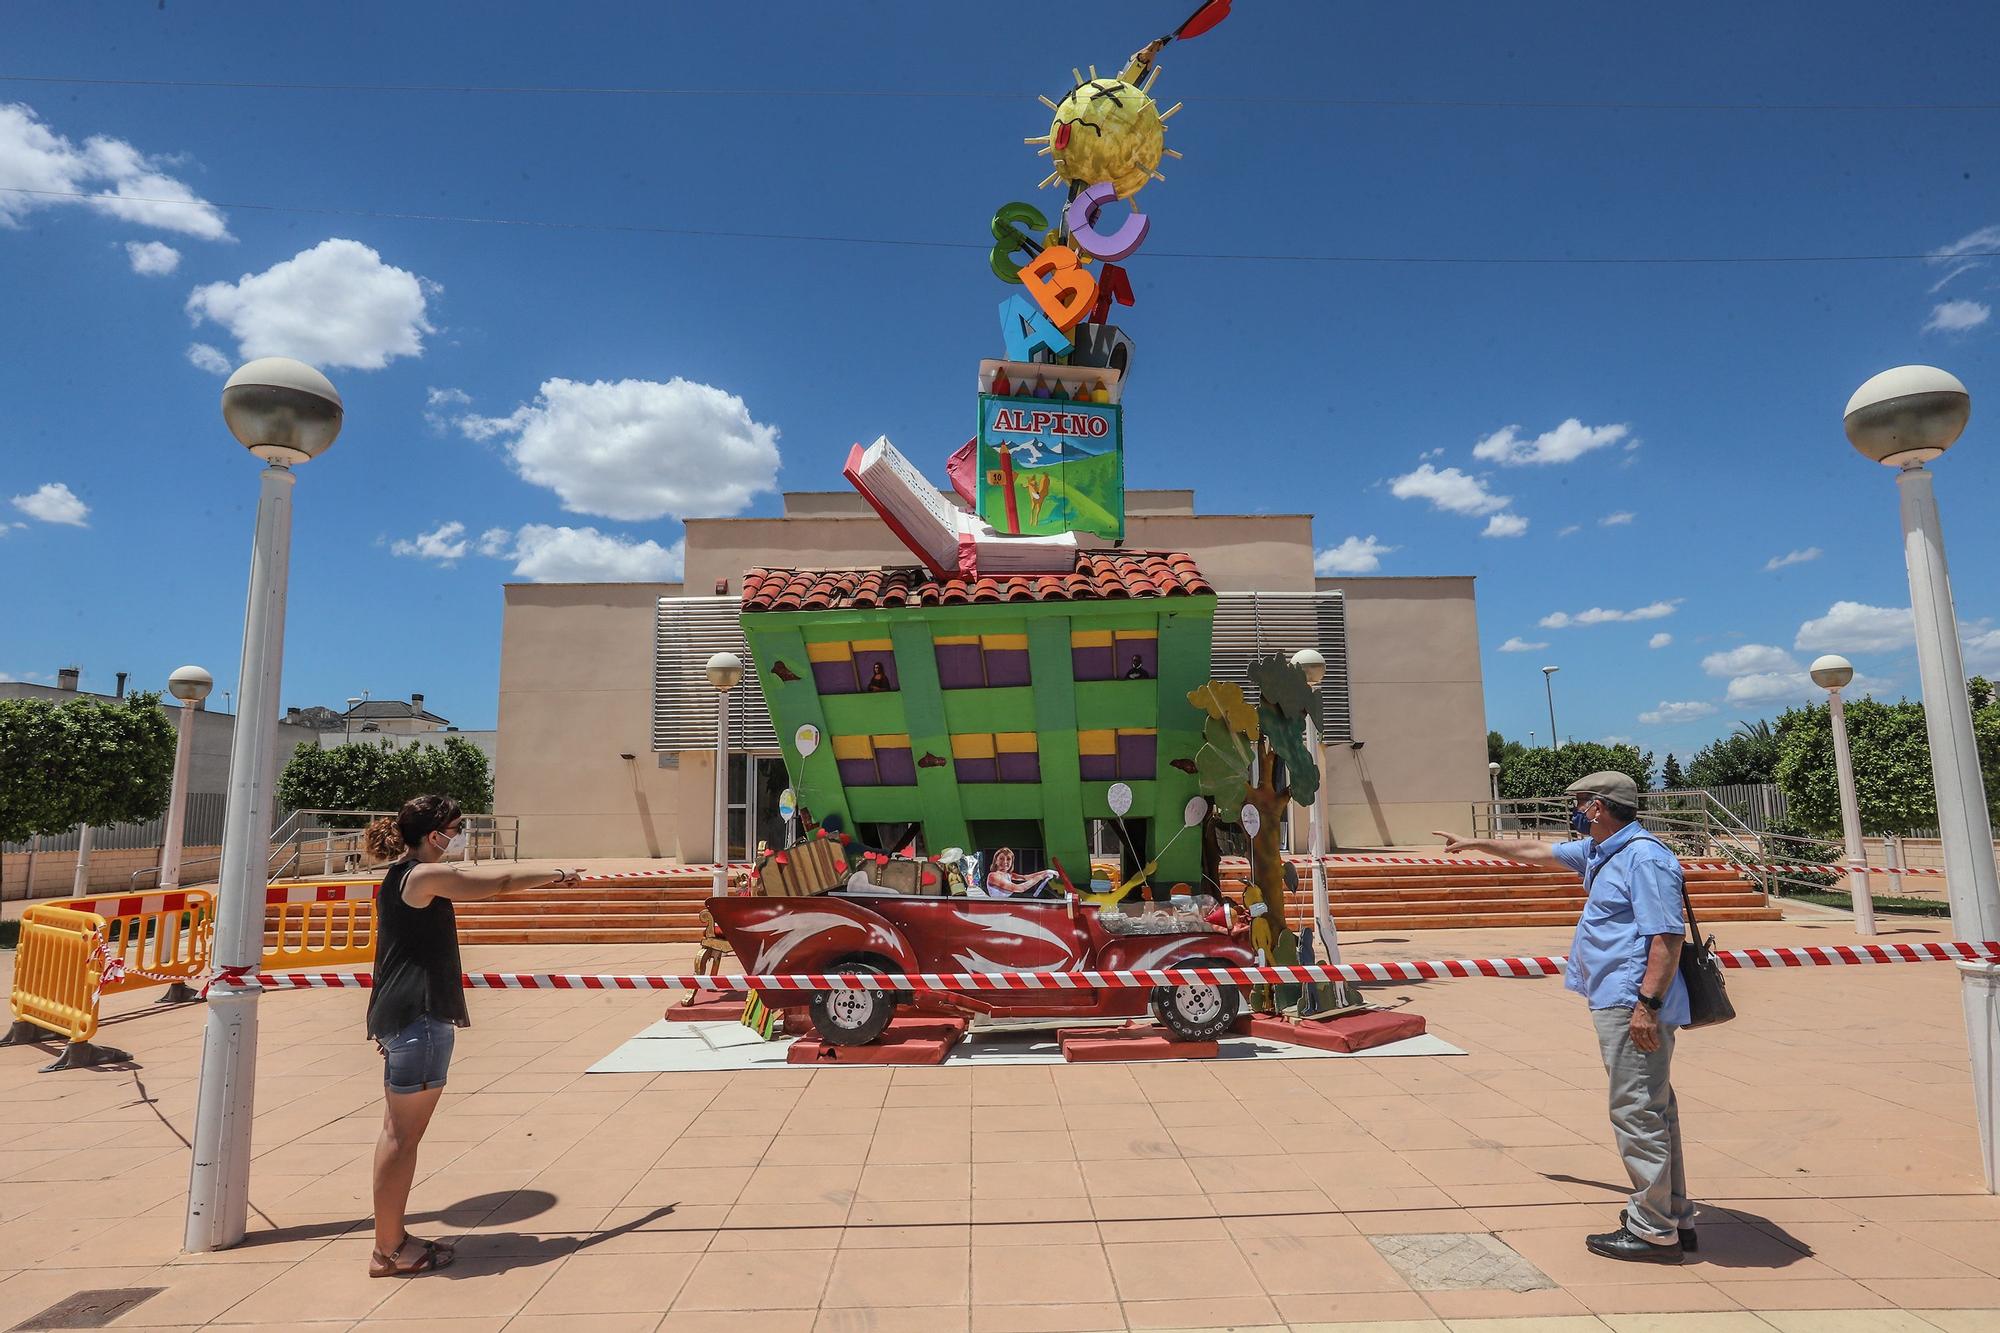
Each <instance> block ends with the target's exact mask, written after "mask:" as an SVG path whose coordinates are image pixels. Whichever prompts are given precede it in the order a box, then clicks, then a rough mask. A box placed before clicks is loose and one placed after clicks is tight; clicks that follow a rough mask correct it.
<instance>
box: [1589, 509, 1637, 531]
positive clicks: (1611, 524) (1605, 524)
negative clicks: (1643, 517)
mask: <svg viewBox="0 0 2000 1333" xmlns="http://www.w3.org/2000/svg"><path fill="white" fill-rule="evenodd" d="M1637 517H1639V516H1638V515H1637V514H1635V513H1633V512H1632V511H1631V510H1629V509H1620V510H1618V511H1617V512H1616V513H1611V514H1606V515H1605V516H1604V517H1603V518H1600V519H1598V520H1597V526H1598V527H1600V528H1622V527H1625V526H1626V525H1627V524H1629V523H1631V521H1632V520H1633V519H1635V518H1637Z"/></svg>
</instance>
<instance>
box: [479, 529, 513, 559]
mask: <svg viewBox="0 0 2000 1333" xmlns="http://www.w3.org/2000/svg"><path fill="white" fill-rule="evenodd" d="M513 544H514V534H513V533H512V532H510V531H509V530H508V529H506V528H488V529H486V531H484V532H482V533H480V534H479V547H478V550H479V554H481V555H487V556H495V557H498V556H504V555H506V554H507V551H508V549H509V548H510V547H512V546H513Z"/></svg>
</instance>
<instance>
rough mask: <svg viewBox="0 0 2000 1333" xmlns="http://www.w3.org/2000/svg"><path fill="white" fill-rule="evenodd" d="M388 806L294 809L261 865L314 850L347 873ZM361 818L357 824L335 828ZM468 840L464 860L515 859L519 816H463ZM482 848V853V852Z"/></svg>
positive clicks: (153, 869) (329, 869) (305, 860)
mask: <svg viewBox="0 0 2000 1333" xmlns="http://www.w3.org/2000/svg"><path fill="white" fill-rule="evenodd" d="M395 813H396V812H395V811H393V810H294V811H292V812H291V813H290V814H288V815H286V816H285V818H284V819H283V820H282V821H281V822H280V823H279V824H278V827H277V828H276V829H274V830H272V833H271V854H270V859H269V861H267V862H266V864H265V873H266V874H267V875H268V876H269V877H270V878H272V879H283V878H286V877H288V876H290V875H292V874H293V873H294V872H296V871H298V870H299V869H300V867H301V866H302V865H310V864H311V857H312V856H313V854H314V853H315V852H317V853H318V858H319V873H320V874H322V875H332V874H337V873H352V872H354V871H357V870H359V869H361V868H362V867H363V866H364V865H365V864H366V862H365V860H364V858H365V857H366V855H367V853H366V850H365V848H364V847H363V838H364V837H365V836H366V833H367V825H368V824H370V823H372V822H373V821H375V820H376V819H380V818H383V817H385V816H386V817H390V818H393V817H394V816H395ZM357 820H358V821H360V827H335V821H338V822H339V823H340V824H350V823H352V822H353V821H357ZM465 822H466V831H467V833H468V835H469V837H468V839H467V846H466V855H465V859H466V860H467V861H468V862H478V861H482V860H483V861H518V860H519V859H520V857H521V821H520V819H519V817H517V816H514V815H478V814H468V815H467V816H465ZM482 853H483V854H482ZM221 861H222V858H221V857H220V856H205V857H201V858H199V859H198V860H194V861H183V862H182V863H181V869H182V872H183V877H184V878H185V872H186V871H187V870H188V869H189V868H191V867H194V866H209V865H213V866H217V867H218V868H219V867H220V864H221ZM159 873H160V868H159V867H158V866H157V865H152V866H145V867H142V868H141V869H139V870H135V871H133V872H132V876H131V882H132V887H133V888H134V889H135V890H136V889H138V888H139V887H140V881H141V880H142V879H143V878H144V877H146V876H152V877H154V879H155V881H157V878H158V876H159Z"/></svg>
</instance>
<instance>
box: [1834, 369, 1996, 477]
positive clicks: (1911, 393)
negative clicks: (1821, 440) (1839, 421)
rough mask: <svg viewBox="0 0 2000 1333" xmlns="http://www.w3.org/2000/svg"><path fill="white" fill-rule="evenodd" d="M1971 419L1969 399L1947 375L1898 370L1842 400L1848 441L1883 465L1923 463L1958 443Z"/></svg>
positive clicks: (1961, 385)
mask: <svg viewBox="0 0 2000 1333" xmlns="http://www.w3.org/2000/svg"><path fill="white" fill-rule="evenodd" d="M1971 415H1972V395H1970V394H1968V393H1967V392H1966V391H1965V385H1964V384H1962V383H1960V382H1959V378H1958V376H1956V375H1954V374H1952V373H1951V372H1950V371H1946V370H1939V369H1938V368H1937V367H1936V366H1897V367H1896V368H1895V369H1894V370H1885V371H1883V372H1882V373H1881V374H1879V375H1877V376H1875V377H1874V378H1872V379H1870V380H1869V381H1868V382H1867V383H1865V384H1863V385H1862V386H1861V387H1860V388H1858V389H1856V390H1855V391H1854V396H1853V397H1852V398H1850V399H1848V400H1847V412H1846V420H1845V423H1844V424H1845V425H1846V428H1847V439H1848V442H1849V443H1851V444H1852V445H1853V446H1854V447H1855V448H1856V449H1857V450H1859V451H1860V452H1861V454H1862V456H1863V457H1865V458H1870V459H1873V460H1874V461H1875V462H1877V463H1881V464H1883V465H1884V466H1886V467H1898V468H1900V467H1915V466H1918V465H1921V464H1923V463H1928V462H1929V461H1930V460H1931V459H1933V458H1936V457H1937V456H1938V455H1939V454H1941V453H1943V452H1944V451H1945V450H1947V449H1949V448H1951V446H1952V445H1953V443H1954V442H1956V441H1957V439H1958V436H1959V432H1961V431H1963V430H1964V429H1965V423H1966V419H1967V418H1968V417H1970V416H1971Z"/></svg>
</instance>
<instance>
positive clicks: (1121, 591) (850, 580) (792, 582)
mask: <svg viewBox="0 0 2000 1333" xmlns="http://www.w3.org/2000/svg"><path fill="white" fill-rule="evenodd" d="M1214 592H1215V588H1214V587H1213V586H1212V585H1211V584H1210V583H1209V581H1208V580H1207V579H1205V578H1203V577H1202V575H1201V570H1199V569H1198V568H1196V567H1195V563H1194V560H1193V559H1192V558H1191V557H1189V556H1188V555H1186V554H1184V553H1182V552H1179V551H1083V552H1079V553H1078V555H1077V557H1076V569H1075V571H1074V572H1073V573H1069V574H1002V575H981V576H979V577H977V578H974V579H970V580H968V579H962V578H950V579H939V578H933V577H931V575H930V574H929V573H928V572H927V571H925V570H923V569H919V568H915V567H908V568H893V569H752V570H748V571H746V572H745V573H744V575H743V609H744V610H745V611H825V610H832V609H835V608H843V609H846V608H854V609H861V610H873V609H876V608H879V607H895V606H966V605H974V604H977V605H990V604H996V603H1003V602H1085V601H1106V600H1112V599H1120V598H1129V597H1196V596H1204V595H1210V594H1213V593H1214Z"/></svg>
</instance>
